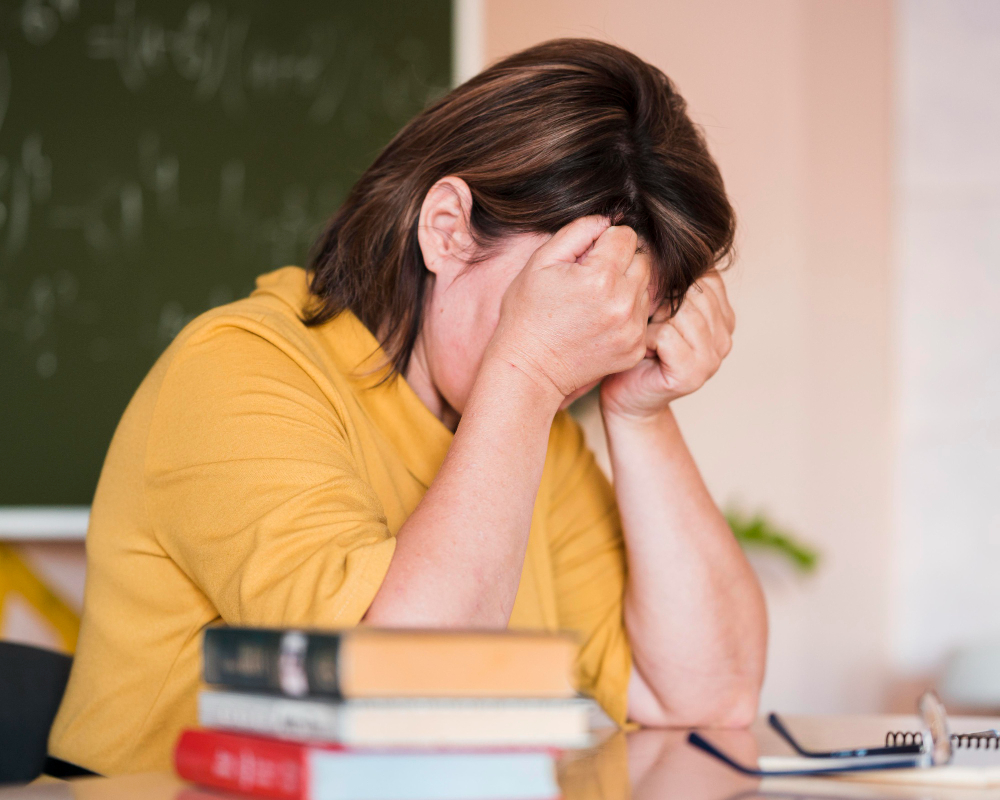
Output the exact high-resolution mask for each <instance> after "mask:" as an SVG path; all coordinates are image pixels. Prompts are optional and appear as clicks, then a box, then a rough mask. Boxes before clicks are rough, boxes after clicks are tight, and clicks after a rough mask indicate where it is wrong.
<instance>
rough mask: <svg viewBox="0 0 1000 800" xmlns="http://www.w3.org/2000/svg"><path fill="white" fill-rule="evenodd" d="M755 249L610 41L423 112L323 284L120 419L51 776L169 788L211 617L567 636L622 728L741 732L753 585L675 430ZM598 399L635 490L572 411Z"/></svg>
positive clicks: (164, 379)
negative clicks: (745, 251) (740, 253)
mask: <svg viewBox="0 0 1000 800" xmlns="http://www.w3.org/2000/svg"><path fill="white" fill-rule="evenodd" d="M733 224H734V223H733V215H732V210H731V208H730V205H729V203H728V202H727V200H726V196H725V193H724V189H723V185H722V180H721V178H720V176H719V173H718V170H717V168H716V166H715V164H714V163H713V162H712V159H711V157H710V156H709V154H708V151H707V149H706V146H705V143H704V141H703V139H702V137H701V136H700V134H699V133H698V131H697V130H696V129H695V128H694V126H693V125H692V123H691V122H690V121H689V119H688V118H687V116H686V115H685V108H684V102H683V100H682V99H681V98H680V97H679V96H678V95H677V94H676V92H675V91H674V90H673V88H672V86H671V84H670V82H669V81H668V80H667V78H666V77H665V76H664V75H663V74H662V73H660V72H659V71H658V70H656V69H655V68H653V67H651V66H649V65H648V64H645V63H644V62H642V61H641V60H639V59H638V58H636V57H635V56H633V55H631V54H630V53H627V52H625V51H623V50H621V49H619V48H616V47H613V46H611V45H607V44H601V43H598V42H593V41H584V40H564V41H556V42H550V43H547V44H544V45H541V46H538V47H535V48H532V49H530V50H527V51H525V52H523V53H520V54H518V55H515V56H512V57H510V58H508V59H506V60H505V61H502V62H500V63H498V64H496V65H494V66H493V67H491V68H490V69H488V70H486V71H485V72H483V73H482V74H480V75H479V76H477V77H476V78H474V79H472V80H471V81H469V82H468V83H466V84H464V85H463V86H461V87H459V88H458V89H456V90H455V91H453V92H452V93H451V94H449V95H448V96H446V97H445V98H443V99H442V100H440V101H438V102H437V103H436V104H434V105H433V106H431V107H430V108H429V109H427V110H426V111H425V112H424V113H422V114H421V115H420V116H418V117H417V118H416V119H415V120H413V121H412V122H411V123H410V124H409V125H408V126H407V127H406V128H404V129H403V130H402V131H401V132H400V133H399V134H398V135H397V136H396V138H395V139H394V140H393V141H392V142H391V143H390V144H389V146H388V147H387V148H386V149H385V150H384V151H383V152H382V154H381V155H380V156H379V157H378V159H377V160H376V161H375V163H374V164H373V165H372V166H371V167H370V168H369V169H368V171H367V172H365V174H364V175H363V176H362V177H361V179H360V180H359V181H358V183H357V185H356V186H355V187H354V189H353V190H352V192H351V194H350V195H349V197H348V198H347V200H346V202H345V203H344V205H343V207H342V208H341V209H340V211H339V212H338V213H337V214H336V215H335V216H334V217H333V219H332V221H331V223H330V225H329V227H328V228H327V230H326V232H325V233H324V234H323V236H322V238H321V240H320V242H319V243H318V246H317V248H316V254H315V257H314V260H313V264H312V265H311V269H310V271H309V272H308V273H306V272H304V271H303V270H300V269H297V268H291V267H289V268H285V269H283V270H279V271H278V272H276V273H272V274H271V275H267V276H264V277H263V278H261V279H260V280H259V281H258V288H257V290H256V291H255V292H254V293H253V294H252V295H251V296H250V297H249V298H248V299H246V300H241V301H239V302H237V303H233V304H231V305H229V306H225V307H222V308H218V309H215V310H213V311H210V312H208V313H207V314H204V315H203V316H202V317H200V318H199V319H197V320H195V321H194V322H193V323H191V324H190V325H189V326H188V327H187V328H186V329H185V330H184V331H183V332H182V333H181V334H180V335H179V336H178V337H177V340H176V341H175V342H174V343H173V344H172V345H171V346H170V347H169V348H168V349H167V351H166V352H165V353H164V354H163V356H162V357H161V358H160V360H159V361H158V362H157V364H156V366H154V368H153V370H152V371H151V373H150V374H149V376H147V378H146V380H145V381H144V382H143V384H142V386H141V387H140V388H139V390H138V392H137V393H136V396H135V398H134V399H133V400H132V402H131V403H130V405H129V407H128V409H127V410H126V412H125V415H124V417H123V419H122V421H121V423H120V425H119V428H118V430H117V432H116V434H115V437H114V440H113V442H112V444H111V448H110V450H109V453H108V457H107V460H106V462H105V466H104V470H103V472H102V475H101V479H100V483H99V485H98V489H97V494H96V496H95V500H94V505H93V511H92V517H91V527H90V530H89V533H88V537H87V548H88V564H89V567H88V568H89V574H88V580H87V588H86V602H85V611H84V618H83V627H82V630H81V635H80V644H79V650H78V654H77V657H76V660H75V663H74V666H73V672H72V676H71V678H70V683H69V687H68V690H67V694H66V697H65V700H64V702H63V705H62V707H61V709H60V712H59V716H58V718H57V720H56V724H55V727H54V729H53V732H52V735H51V740H50V745H51V751H52V753H53V755H55V756H57V757H59V758H62V759H65V760H67V761H70V762H74V763H76V764H79V765H81V766H83V767H86V768H89V769H92V770H95V771H98V772H102V773H115V772H123V771H136V770H143V769H157V768H163V767H166V766H167V764H168V763H169V754H170V749H171V747H172V745H173V742H174V741H175V739H176V736H177V734H178V732H179V730H180V729H181V728H182V727H184V726H185V725H190V724H193V723H194V722H195V694H196V688H197V680H198V670H199V645H200V634H201V631H202V630H203V629H204V627H205V626H206V625H210V624H217V623H220V622H222V623H227V624H240V625H270V626H317V627H320V626H349V625H356V624H370V625H379V626H414V625H416V626H427V627H438V626H441V627H486V628H503V627H506V626H508V625H510V626H511V627H518V628H541V629H550V630H554V629H561V628H568V629H574V630H577V631H579V632H580V635H581V639H582V642H583V646H582V649H581V652H580V656H579V661H578V664H577V672H578V679H579V683H580V687H581V689H582V690H584V691H586V692H588V693H590V694H592V695H594V696H595V697H596V698H597V699H598V700H599V701H600V702H601V703H602V705H603V706H604V708H605V709H606V710H607V711H608V713H609V714H610V715H611V716H612V717H613V718H614V719H616V720H617V721H619V722H624V721H625V720H626V719H631V720H634V721H636V722H639V723H643V724H647V725H696V724H697V725H720V726H738V725H745V724H747V723H749V722H750V720H751V719H752V718H753V716H754V713H755V709H756V703H757V694H758V691H759V687H760V683H761V680H762V675H763V665H764V650H765V641H766V622H765V611H764V605H763V600H762V596H761V592H760V589H759V587H758V585H757V582H756V580H755V578H754V575H753V573H752V571H751V570H750V568H749V566H748V565H747V562H746V561H745V559H744V557H743V555H742V553H741V551H740V549H739V547H738V546H737V544H736V542H735V541H734V540H733V538H732V536H731V534H730V533H729V530H728V528H727V526H726V523H725V521H724V519H723V518H722V516H721V515H720V514H719V512H718V510H717V509H716V507H715V506H714V504H713V502H712V499H711V497H710V496H709V494H708V491H707V490H706V488H705V486H704V484H703V483H702V480H701V478H700V477H699V475H698V471H697V469H696V467H695V465H694V463H693V461H692V459H691V456H690V454H689V453H688V451H687V449H686V447H685V445H684V442H683V440H682V438H681V435H680V432H679V430H678V428H677V424H676V422H675V421H674V418H673V415H672V413H671V411H670V403H671V401H672V400H674V399H675V398H677V397H680V396H682V395H685V394H688V393H690V392H691V391H694V390H695V389H697V388H698V387H699V386H700V385H701V384H702V383H703V382H704V381H705V380H706V379H707V378H708V377H709V376H710V375H711V374H712V373H714V371H715V370H716V369H717V368H718V366H719V363H720V362H721V360H722V358H723V357H724V356H725V355H726V353H727V352H728V351H729V347H730V336H731V333H732V330H733V313H732V309H731V308H730V306H729V303H728V301H727V299H726V293H725V289H724V287H723V284H722V281H721V279H720V278H719V276H718V274H717V273H716V272H715V271H714V266H715V265H716V263H717V262H718V261H719V260H720V259H722V258H724V257H725V256H726V255H727V253H728V251H729V249H730V246H731V243H732V237H733ZM599 382H600V384H601V389H600V393H601V407H602V412H603V415H604V422H605V425H606V428H607V434H608V442H609V446H610V453H611V460H612V466H613V469H614V478H615V485H614V489H613V490H612V489H611V487H610V486H609V484H608V483H607V481H606V480H605V479H604V477H603V476H602V474H601V473H600V471H599V470H598V468H597V467H596V466H595V463H594V460H593V458H592V456H591V454H590V453H589V452H588V450H587V448H586V447H585V445H584V443H583V439H582V436H581V433H580V430H579V428H578V427H577V426H576V424H575V423H574V422H573V421H572V420H571V419H570V418H569V416H568V415H567V414H566V413H565V412H564V411H563V410H561V409H564V408H565V407H566V406H567V405H568V404H569V403H570V402H571V401H572V400H573V399H574V398H576V397H579V396H580V395H581V394H583V393H585V392H586V391H588V390H589V389H590V388H592V387H594V386H596V385H597V384H598V383H599Z"/></svg>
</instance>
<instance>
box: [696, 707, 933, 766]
mask: <svg viewBox="0 0 1000 800" xmlns="http://www.w3.org/2000/svg"><path fill="white" fill-rule="evenodd" d="M919 709H920V720H921V723H922V727H923V731H922V734H921V735H920V736H914V737H912V739H911V740H907V739H906V738H904V740H903V744H896V743H892V744H889V740H892V739H894V737H891V736H890V737H887V743H886V745H885V746H884V747H853V748H848V749H845V750H828V751H822V752H821V751H817V750H810V749H807V748H805V747H803V746H802V745H801V744H799V742H798V741H796V739H795V737H794V736H792V733H791V731H789V730H788V728H787V726H786V725H785V723H784V722H782V721H781V719H780V718H779V717H778V715H777V714H770V715H769V716H768V718H767V722H768V724H769V725H770V726H771V728H773V729H774V731H775V732H776V733H777V734H778V735H779V736H780V737H781V738H782V739H784V740H785V741H786V742H788V744H789V745H791V747H792V749H793V750H795V752H796V753H798V755H799V758H796V759H794V766H793V765H789V768H787V769H785V768H782V769H760V768H758V767H748V766H746V765H745V764H741V763H740V762H738V761H737V760H736V759H734V758H732V757H731V756H729V755H727V754H726V753H724V752H722V751H721V750H720V749H719V748H717V747H716V746H715V745H713V744H712V743H711V742H709V741H708V740H707V739H705V738H704V737H703V736H701V735H700V734H698V733H693V732H692V733H691V734H689V735H688V742H690V743H691V744H692V745H694V746H695V747H697V748H698V749H699V750H703V751H704V752H706V753H708V754H709V755H711V756H714V757H715V758H717V759H719V760H720V761H722V762H723V763H725V764H727V765H729V766H730V767H732V768H733V769H735V770H737V771H739V772H742V773H743V774H744V775H752V776H755V777H766V776H776V775H822V774H831V773H837V772H864V771H868V770H882V769H906V768H909V767H931V766H939V765H942V764H947V763H948V762H949V761H951V757H952V736H951V733H950V731H949V730H948V715H947V714H946V713H945V710H944V705H943V704H942V703H941V700H940V699H939V698H938V696H937V695H936V694H934V692H926V693H925V694H924V695H923V696H922V697H921V698H920V703H919Z"/></svg>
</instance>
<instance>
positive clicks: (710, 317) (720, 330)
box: [684, 281, 733, 358]
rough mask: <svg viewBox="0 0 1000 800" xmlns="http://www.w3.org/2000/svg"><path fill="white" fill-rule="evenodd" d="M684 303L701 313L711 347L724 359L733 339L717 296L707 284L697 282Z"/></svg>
mask: <svg viewBox="0 0 1000 800" xmlns="http://www.w3.org/2000/svg"><path fill="white" fill-rule="evenodd" d="M699 289H700V291H699ZM684 302H685V304H687V303H691V304H692V305H694V306H695V307H696V308H697V309H698V310H699V311H700V312H701V314H702V316H703V317H704V318H705V320H706V322H707V323H708V327H709V330H710V332H711V341H712V347H713V348H714V349H715V352H716V353H718V354H719V355H720V356H721V357H722V358H725V357H726V356H727V355H728V354H729V351H730V350H731V349H732V346H733V338H732V335H731V333H730V329H729V322H728V320H727V318H726V312H725V310H724V309H723V307H722V302H721V301H720V299H719V295H718V294H716V292H715V291H714V290H713V288H712V286H711V285H710V284H709V283H707V282H705V283H702V282H701V281H699V283H698V284H696V285H695V286H694V287H692V289H691V290H690V291H689V292H688V294H687V297H686V298H685V300H684Z"/></svg>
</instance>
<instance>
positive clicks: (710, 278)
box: [699, 269, 736, 335]
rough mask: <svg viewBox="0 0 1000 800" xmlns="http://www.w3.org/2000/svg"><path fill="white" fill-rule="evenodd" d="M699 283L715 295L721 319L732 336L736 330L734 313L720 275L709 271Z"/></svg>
mask: <svg viewBox="0 0 1000 800" xmlns="http://www.w3.org/2000/svg"><path fill="white" fill-rule="evenodd" d="M699 283H703V284H704V285H705V287H706V288H707V289H709V290H710V291H711V292H712V294H713V295H715V299H716V301H717V302H718V304H719V311H720V313H721V314H722V319H723V320H724V321H725V323H726V328H727V330H728V331H729V334H730V335H732V333H733V331H734V330H736V312H735V311H733V307H732V305H731V304H730V303H729V293H728V292H727V291H726V283H725V281H723V280H722V275H720V274H719V271H718V270H717V269H712V270H709V271H708V272H707V273H706V274H705V276H704V277H703V278H701V280H700V281H699Z"/></svg>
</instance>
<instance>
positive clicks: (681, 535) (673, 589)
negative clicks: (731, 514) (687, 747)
mask: <svg viewBox="0 0 1000 800" xmlns="http://www.w3.org/2000/svg"><path fill="white" fill-rule="evenodd" d="M605 427H606V430H607V435H608V444H609V449H610V455H611V464H612V468H613V470H614V477H615V492H616V494H617V498H618V506H619V510H620V513H621V518H622V524H623V527H624V532H625V541H626V552H627V554H628V555H627V557H628V575H629V577H628V583H627V586H626V596H625V624H626V627H627V629H628V634H629V640H630V642H631V645H632V650H633V657H634V662H635V669H634V672H633V678H632V686H631V687H630V703H629V712H630V715H631V716H632V717H633V718H634V719H635V720H636V721H638V722H643V723H646V724H653V725H742V724H748V723H749V722H750V721H751V720H752V718H753V715H754V713H755V711H756V704H757V695H758V692H759V689H760V684H761V681H762V680H763V674H764V659H765V651H766V645H767V616H766V611H765V607H764V599H763V594H762V593H761V590H760V586H759V584H758V582H757V579H756V576H755V575H754V573H753V570H752V569H751V567H750V565H749V564H748V562H747V560H746V558H745V557H744V555H743V552H742V550H741V549H740V547H739V545H738V544H737V542H736V540H735V539H734V538H733V536H732V533H731V532H730V530H729V527H728V525H727V524H726V521H725V518H724V517H723V516H722V514H721V513H720V512H719V510H718V508H716V506H715V503H714V501H713V500H712V497H711V495H710V494H709V492H708V489H707V488H706V486H705V484H704V482H703V481H702V479H701V476H700V475H699V473H698V469H697V466H696V465H695V463H694V460H693V459H692V457H691V454H690V453H689V451H688V449H687V446H686V445H685V444H684V440H683V438H682V436H681V433H680V429H679V428H678V426H677V423H676V421H675V419H674V417H673V413H672V412H671V411H670V409H669V408H667V409H665V410H664V411H663V412H661V413H659V414H657V415H656V416H654V417H651V418H647V419H643V420H636V419H629V418H625V417H616V416H613V415H610V414H605Z"/></svg>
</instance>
